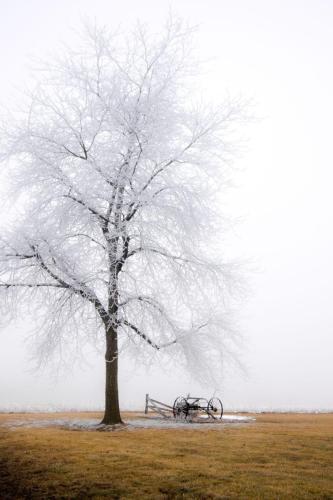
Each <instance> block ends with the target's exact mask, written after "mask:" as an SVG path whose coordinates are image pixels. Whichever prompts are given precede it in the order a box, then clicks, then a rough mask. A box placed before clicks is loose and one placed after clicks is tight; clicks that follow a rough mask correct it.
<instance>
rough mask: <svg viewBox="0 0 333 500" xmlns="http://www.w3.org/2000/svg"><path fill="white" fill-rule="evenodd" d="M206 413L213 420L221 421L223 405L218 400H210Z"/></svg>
mask: <svg viewBox="0 0 333 500" xmlns="http://www.w3.org/2000/svg"><path fill="white" fill-rule="evenodd" d="M207 413H208V415H210V416H211V417H213V418H214V419H215V420H217V419H221V418H222V415H223V405H222V401H221V400H220V398H211V399H210V400H209V401H208V406H207Z"/></svg>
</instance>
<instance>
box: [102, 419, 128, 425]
mask: <svg viewBox="0 0 333 500" xmlns="http://www.w3.org/2000/svg"><path fill="white" fill-rule="evenodd" d="M100 425H126V424H125V423H124V422H123V421H122V420H121V418H120V417H119V418H106V417H104V418H103V420H102V421H101V423H100Z"/></svg>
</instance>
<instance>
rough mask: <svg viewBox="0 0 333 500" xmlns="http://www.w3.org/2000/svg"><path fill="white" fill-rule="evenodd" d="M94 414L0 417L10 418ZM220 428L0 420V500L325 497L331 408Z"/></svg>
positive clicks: (329, 487)
mask: <svg viewBox="0 0 333 500" xmlns="http://www.w3.org/2000/svg"><path fill="white" fill-rule="evenodd" d="M79 415H80V416H82V418H83V417H89V418H93V417H99V415H92V414H88V415H87V414H76V415H73V414H72V415H68V414H67V415H66V414H57V415H48V416H46V415H37V416H36V415H34V416H31V415H20V416H19V415H17V414H16V415H0V424H1V423H4V422H5V421H6V420H9V419H15V420H17V419H18V418H22V419H27V418H32V417H34V418H35V419H42V418H43V419H44V418H65V417H69V416H71V417H73V418H78V417H79ZM256 418H257V421H256V422H255V423H252V424H248V425H230V426H229V427H225V428H223V429H221V428H219V429H217V430H215V429H204V428H203V429H202V430H201V429H200V430H190V429H180V430H173V429H164V430H158V429H138V430H134V431H133V430H132V431H127V430H125V431H120V432H96V431H93V432H92V431H90V432H89V431H74V430H65V429H59V428H58V429H57V428H52V427H50V428H46V429H32V428H16V429H9V428H5V427H1V426H0V498H1V500H3V499H13V498H15V499H20V498H29V499H30V498H31V499H33V498H45V499H46V498H47V499H56V498H78V499H80V498H81V499H85V498H121V499H122V498H131V499H139V498H140V499H180V498H188V499H190V498H193V499H202V500H203V499H222V498H237V499H238V498H241V499H242V498H243V499H248V498H263V499H266V498H275V499H276V498H279V499H287V498H288V499H290V498H316V499H320V498H321V499H332V498H333V414H318V415H316V414H305V415H304V414H303V415H301V414H262V415H257V416H256Z"/></svg>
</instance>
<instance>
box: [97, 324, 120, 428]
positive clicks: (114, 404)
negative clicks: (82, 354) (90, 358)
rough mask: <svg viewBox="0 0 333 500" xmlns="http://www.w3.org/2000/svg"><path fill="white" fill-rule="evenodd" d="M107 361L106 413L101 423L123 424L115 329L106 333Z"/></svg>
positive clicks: (110, 329)
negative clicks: (119, 395)
mask: <svg viewBox="0 0 333 500" xmlns="http://www.w3.org/2000/svg"><path fill="white" fill-rule="evenodd" d="M105 361H106V363H105V364H106V380H105V412H104V417H103V420H102V422H101V423H102V424H105V425H113V424H122V423H123V422H122V420H121V416H120V410H119V397H118V337H117V331H116V330H115V329H113V328H109V329H108V330H107V331H106V355H105Z"/></svg>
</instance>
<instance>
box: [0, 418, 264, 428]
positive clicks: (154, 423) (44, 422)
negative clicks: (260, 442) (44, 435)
mask: <svg viewBox="0 0 333 500" xmlns="http://www.w3.org/2000/svg"><path fill="white" fill-rule="evenodd" d="M254 420H255V418H253V417H244V416H241V415H223V419H222V420H215V421H213V420H209V421H207V420H206V419H203V421H202V422H190V421H186V420H176V419H171V418H170V419H163V418H156V417H145V418H136V419H129V420H126V421H125V423H126V424H127V426H126V427H122V426H115V429H119V430H121V429H128V430H132V429H139V428H141V429H153V428H155V429H185V428H186V429H207V428H210V429H211V428H223V427H225V426H226V425H228V424H242V423H249V422H253V421H254ZM2 426H4V427H9V428H18V427H30V428H46V427H62V428H65V429H70V430H107V428H108V426H104V425H101V424H100V421H99V420H97V419H68V420H65V419H40V420H36V419H31V418H28V419H26V420H23V419H20V420H17V419H13V420H9V421H7V422H5V423H3V424H2ZM109 427H110V430H111V427H112V426H109Z"/></svg>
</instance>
